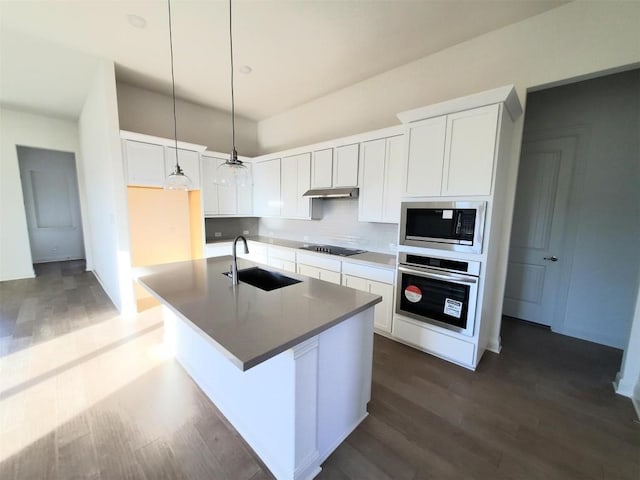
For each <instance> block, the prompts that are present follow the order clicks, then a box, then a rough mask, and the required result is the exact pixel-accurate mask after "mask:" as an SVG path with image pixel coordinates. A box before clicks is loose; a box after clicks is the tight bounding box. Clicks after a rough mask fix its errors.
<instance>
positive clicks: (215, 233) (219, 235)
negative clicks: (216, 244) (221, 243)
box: [213, 232, 222, 238]
mask: <svg viewBox="0 0 640 480" xmlns="http://www.w3.org/2000/svg"><path fill="white" fill-rule="evenodd" d="M213 236H214V237H215V238H220V237H221V236H222V232H214V234H213Z"/></svg>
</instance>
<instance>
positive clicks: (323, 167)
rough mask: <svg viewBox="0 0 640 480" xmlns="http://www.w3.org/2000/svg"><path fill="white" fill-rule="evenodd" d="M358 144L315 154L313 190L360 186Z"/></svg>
mask: <svg viewBox="0 0 640 480" xmlns="http://www.w3.org/2000/svg"><path fill="white" fill-rule="evenodd" d="M358 151H359V145H358V144H357V143H355V144H352V145H342V146H340V147H336V148H327V149H324V150H317V151H315V152H313V156H312V158H311V188H336V187H357V186H358Z"/></svg>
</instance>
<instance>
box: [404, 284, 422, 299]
mask: <svg viewBox="0 0 640 480" xmlns="http://www.w3.org/2000/svg"><path fill="white" fill-rule="evenodd" d="M404 296H405V297H406V299H407V300H409V301H410V302H411V303H418V302H419V301H420V300H421V299H422V291H421V290H420V289H419V288H418V287H416V286H415V285H409V286H407V288H405V289H404Z"/></svg>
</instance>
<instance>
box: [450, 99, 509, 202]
mask: <svg viewBox="0 0 640 480" xmlns="http://www.w3.org/2000/svg"><path fill="white" fill-rule="evenodd" d="M499 110H500V105H498V104H496V105H489V106H487V107H481V108H475V109H473V110H468V111H465V112H460V113H454V114H452V115H449V116H448V117H447V141H446V150H445V162H444V175H443V179H442V193H443V195H454V196H455V195H490V194H491V180H492V178H493V158H494V154H495V145H496V131H497V128H498V113H499Z"/></svg>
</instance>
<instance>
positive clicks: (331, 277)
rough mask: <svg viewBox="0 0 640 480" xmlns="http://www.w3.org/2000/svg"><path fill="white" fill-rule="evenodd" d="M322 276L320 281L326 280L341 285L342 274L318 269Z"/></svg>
mask: <svg viewBox="0 0 640 480" xmlns="http://www.w3.org/2000/svg"><path fill="white" fill-rule="evenodd" d="M318 270H319V274H320V277H319V278H320V280H324V281H325V282H331V283H335V284H336V285H340V280H341V279H340V273H339V272H332V271H331V270H325V269H323V268H320V269H318Z"/></svg>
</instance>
